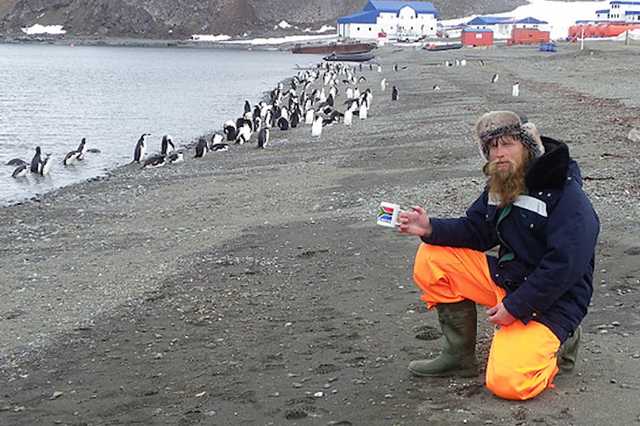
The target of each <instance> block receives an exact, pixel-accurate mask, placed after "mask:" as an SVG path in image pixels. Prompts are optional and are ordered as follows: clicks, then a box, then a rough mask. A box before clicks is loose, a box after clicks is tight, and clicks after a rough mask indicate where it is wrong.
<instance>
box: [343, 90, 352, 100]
mask: <svg viewBox="0 0 640 426" xmlns="http://www.w3.org/2000/svg"><path fill="white" fill-rule="evenodd" d="M345 95H346V97H347V99H353V89H352V88H351V87H347V91H346V93H345Z"/></svg>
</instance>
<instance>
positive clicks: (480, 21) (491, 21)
mask: <svg viewBox="0 0 640 426" xmlns="http://www.w3.org/2000/svg"><path fill="white" fill-rule="evenodd" d="M512 20H513V18H505V17H501V16H476V17H475V18H473V19H472V20H470V21H469V22H467V25H495V24H504V23H507V22H511V21H512Z"/></svg>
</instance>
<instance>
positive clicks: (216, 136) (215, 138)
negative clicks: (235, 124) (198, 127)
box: [209, 133, 224, 151]
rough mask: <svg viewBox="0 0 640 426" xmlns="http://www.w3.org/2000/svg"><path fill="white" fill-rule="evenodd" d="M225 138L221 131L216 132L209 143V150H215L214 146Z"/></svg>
mask: <svg viewBox="0 0 640 426" xmlns="http://www.w3.org/2000/svg"><path fill="white" fill-rule="evenodd" d="M223 140H224V136H222V135H221V134H220V133H214V134H213V135H211V143H210V144H209V150H210V151H213V149H212V148H213V147H214V146H215V145H217V144H220V143H222V141H223Z"/></svg>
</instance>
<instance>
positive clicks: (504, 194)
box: [483, 135, 531, 207]
mask: <svg viewBox="0 0 640 426" xmlns="http://www.w3.org/2000/svg"><path fill="white" fill-rule="evenodd" d="M530 158H531V155H530V154H529V151H528V150H527V149H526V148H525V147H524V145H523V144H522V143H521V142H520V140H519V139H518V138H517V137H515V136H510V135H507V136H502V137H499V138H496V139H494V140H492V141H491V142H489V162H488V163H487V164H486V165H485V166H484V169H483V170H484V172H485V174H486V175H487V176H488V177H489V182H488V184H489V192H490V193H491V194H493V195H494V196H497V197H498V198H499V199H500V203H499V206H500V207H504V206H506V205H507V204H511V203H513V201H514V200H515V199H516V198H517V197H518V196H519V195H521V194H523V193H524V192H525V191H526V186H525V182H524V176H525V172H526V166H527V164H528V162H529V161H530Z"/></svg>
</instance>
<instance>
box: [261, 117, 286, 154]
mask: <svg viewBox="0 0 640 426" xmlns="http://www.w3.org/2000/svg"><path fill="white" fill-rule="evenodd" d="M280 119H282V117H280ZM268 143H269V129H268V128H266V127H263V128H262V129H260V131H259V132H258V148H262V149H264V148H266V147H267V144H268Z"/></svg>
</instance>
